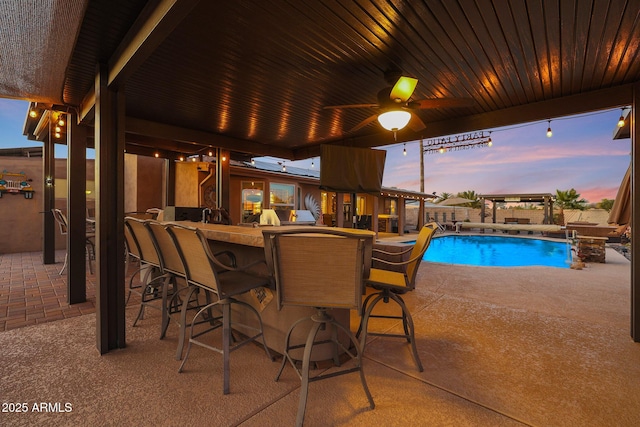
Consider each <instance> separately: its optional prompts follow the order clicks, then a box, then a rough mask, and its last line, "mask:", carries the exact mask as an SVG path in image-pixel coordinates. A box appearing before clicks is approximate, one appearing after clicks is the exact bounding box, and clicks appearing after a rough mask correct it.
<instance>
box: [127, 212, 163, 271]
mask: <svg viewBox="0 0 640 427" xmlns="http://www.w3.org/2000/svg"><path fill="white" fill-rule="evenodd" d="M124 224H125V227H129V231H130V232H131V234H132V235H133V237H134V238H135V241H136V242H137V243H138V249H139V251H140V261H142V262H145V263H147V264H151V265H153V266H156V267H159V268H161V269H162V261H161V259H160V255H159V254H158V250H157V249H156V246H155V245H154V243H153V240H152V238H151V234H150V231H149V230H148V229H147V227H145V225H144V221H143V220H140V219H137V218H132V217H129V216H128V217H126V218H125V219H124Z"/></svg>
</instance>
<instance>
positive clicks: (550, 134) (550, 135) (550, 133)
mask: <svg viewBox="0 0 640 427" xmlns="http://www.w3.org/2000/svg"><path fill="white" fill-rule="evenodd" d="M548 122H549V127H548V128H547V138H551V137H552V136H553V132H551V120H548Z"/></svg>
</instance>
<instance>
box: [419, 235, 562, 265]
mask: <svg viewBox="0 0 640 427" xmlns="http://www.w3.org/2000/svg"><path fill="white" fill-rule="evenodd" d="M423 259H424V260H425V261H433V262H442V263H447V264H467V265H481V266H486V267H524V266H546V267H559V268H569V266H570V265H571V248H570V247H568V245H567V244H566V243H565V242H553V241H549V240H540V239H523V238H518V237H500V236H460V235H455V236H442V237H436V238H434V239H433V240H432V241H431V245H430V246H429V249H428V250H427V252H426V253H425V256H424V258H423Z"/></svg>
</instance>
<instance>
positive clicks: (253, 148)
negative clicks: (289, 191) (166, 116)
mask: <svg viewBox="0 0 640 427" xmlns="http://www.w3.org/2000/svg"><path fill="white" fill-rule="evenodd" d="M126 132H127V133H132V134H139V135H146V136H150V137H153V138H159V139H164V140H173V141H182V142H186V143H191V144H194V143H195V144H200V145H202V146H207V145H209V146H211V147H219V148H224V149H226V150H230V151H238V152H243V153H248V154H253V155H256V156H274V157H280V158H284V159H293V151H292V150H289V149H286V148H283V147H277V146H273V145H265V144H259V143H257V142H253V141H247V140H244V139H239V138H233V137H229V136H225V135H218V134H213V133H209V132H203V131H199V130H194V129H186V128H182V127H178V126H171V125H167V124H164V123H157V122H152V121H148V120H143V119H137V118H133V117H127V121H126Z"/></svg>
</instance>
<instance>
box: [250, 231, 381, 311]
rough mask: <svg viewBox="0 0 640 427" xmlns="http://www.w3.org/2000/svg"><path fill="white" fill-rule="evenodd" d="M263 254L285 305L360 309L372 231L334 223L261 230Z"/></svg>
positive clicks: (280, 306) (282, 303)
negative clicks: (341, 227) (349, 229)
mask: <svg viewBox="0 0 640 427" xmlns="http://www.w3.org/2000/svg"><path fill="white" fill-rule="evenodd" d="M262 233H263V236H264V247H265V257H266V260H267V265H268V266H269V269H270V270H271V273H272V274H273V277H274V278H275V282H276V289H277V302H278V309H282V306H284V305H297V306H309V307H324V308H331V307H336V308H347V309H355V310H358V311H360V308H361V304H362V295H363V292H364V284H363V283H364V281H363V279H364V277H368V275H369V269H368V267H369V265H370V263H371V247H372V245H373V236H374V234H373V233H371V232H366V231H359V232H358V231H356V230H354V231H353V232H346V231H342V230H336V229H334V228H315V229H313V230H309V229H297V230H296V229H291V230H289V229H286V230H266V229H265V230H263V232H262Z"/></svg>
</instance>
